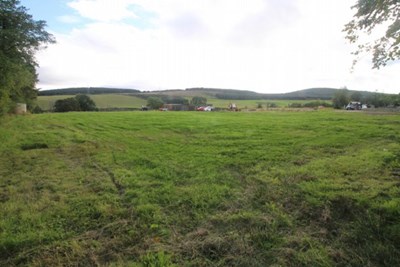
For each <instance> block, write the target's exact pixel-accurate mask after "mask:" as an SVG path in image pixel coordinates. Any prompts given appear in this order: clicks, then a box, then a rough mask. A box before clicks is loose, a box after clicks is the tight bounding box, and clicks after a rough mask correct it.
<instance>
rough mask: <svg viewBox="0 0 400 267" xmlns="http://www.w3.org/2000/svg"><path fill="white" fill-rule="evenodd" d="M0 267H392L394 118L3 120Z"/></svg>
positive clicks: (399, 213) (399, 145)
mask: <svg viewBox="0 0 400 267" xmlns="http://www.w3.org/2000/svg"><path fill="white" fill-rule="evenodd" d="M0 155H1V159H2V160H1V161H0V214H1V217H0V266H399V265H400V242H399V240H400V209H399V207H400V116H399V115H389V114H387V115H382V114H380V115H371V114H366V113H361V112H335V111H331V110H325V111H309V112H254V113H247V112H246V113H245V112H232V113H230V112H108V113H102V112H97V113H63V114H50V113H49V114H40V115H26V116H10V117H5V118H0Z"/></svg>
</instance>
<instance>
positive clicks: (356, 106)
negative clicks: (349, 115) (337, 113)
mask: <svg viewBox="0 0 400 267" xmlns="http://www.w3.org/2000/svg"><path fill="white" fill-rule="evenodd" d="M360 109H362V104H361V102H350V103H349V104H347V106H346V110H360Z"/></svg>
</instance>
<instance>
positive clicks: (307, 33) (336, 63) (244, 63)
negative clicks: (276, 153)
mask: <svg viewBox="0 0 400 267" xmlns="http://www.w3.org/2000/svg"><path fill="white" fill-rule="evenodd" d="M351 4H352V3H349V2H348V1H347V0H338V1H320V0H289V1H284V2H282V1H278V0H270V1H266V0H238V1H234V2H233V1H228V0H201V1H200V0H192V1H182V0H163V1H159V0H119V1H111V0H108V1H107V0H74V1H72V2H70V4H69V5H70V6H71V7H73V8H74V9H75V11H76V12H77V13H78V14H80V15H81V16H82V17H83V18H86V19H87V18H89V19H91V20H92V22H91V23H90V24H86V25H81V26H80V27H79V29H74V30H72V31H71V32H70V33H69V34H67V35H66V34H64V35H61V34H57V33H56V37H57V39H58V44H57V45H53V46H50V47H49V49H48V50H46V51H43V52H42V53H41V54H40V55H39V62H40V65H41V66H42V70H40V71H39V72H40V77H39V78H40V80H41V83H40V85H39V86H42V87H44V88H54V87H64V86H120V87H132V88H139V89H143V90H151V89H168V88H187V87H195V86H203V87H219V88H235V89H248V90H256V91H259V92H282V91H285V92H287V91H294V90H298V89H304V88H308V87H317V86H324V87H325V86H329V87H341V86H344V85H346V86H347V87H349V88H351V89H356V90H375V89H382V90H385V91H386V92H395V93H396V92H398V91H399V90H400V88H399V87H398V84H400V81H399V77H397V76H398V75H396V74H397V73H399V70H400V69H399V68H400V64H394V65H392V66H388V67H386V68H385V69H383V70H380V71H372V70H371V69H370V67H371V65H370V63H369V62H367V61H365V60H364V61H362V62H360V66H359V67H358V68H356V71H355V72H354V73H350V67H351V62H352V60H353V58H352V56H351V55H350V52H351V49H352V48H351V47H350V46H349V45H348V44H346V43H345V40H344V33H342V32H341V30H342V29H343V25H344V24H345V23H346V22H347V21H348V20H350V19H351V16H352V11H351V10H350V9H349V7H350V6H351ZM149 14H150V15H149ZM129 19H133V20H144V21H146V22H149V23H150V24H151V25H152V27H150V28H141V27H139V26H138V25H136V24H135V23H130V22H129Z"/></svg>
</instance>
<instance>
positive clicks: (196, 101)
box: [190, 96, 207, 106]
mask: <svg viewBox="0 0 400 267" xmlns="http://www.w3.org/2000/svg"><path fill="white" fill-rule="evenodd" d="M190 104H191V105H193V106H205V105H207V98H205V97H202V96H194V97H193V98H192V100H190Z"/></svg>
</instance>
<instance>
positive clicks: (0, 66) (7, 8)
mask: <svg viewBox="0 0 400 267" xmlns="http://www.w3.org/2000/svg"><path fill="white" fill-rule="evenodd" d="M45 27H46V22H45V21H42V20H39V21H35V20H34V19H33V18H32V16H31V15H30V14H28V10H27V8H25V7H24V6H21V5H20V1H19V0H0V73H1V75H0V115H1V114H4V113H5V112H8V111H10V110H11V109H12V107H13V105H14V104H15V103H16V102H26V103H28V105H29V104H31V102H32V100H33V99H34V98H35V97H36V90H35V84H36V81H37V73H36V67H37V62H36V60H35V53H36V52H37V51H38V50H39V49H41V48H43V47H44V46H45V45H46V44H49V43H53V42H55V40H54V37H53V36H52V35H51V34H49V33H48V32H46V30H45Z"/></svg>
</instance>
